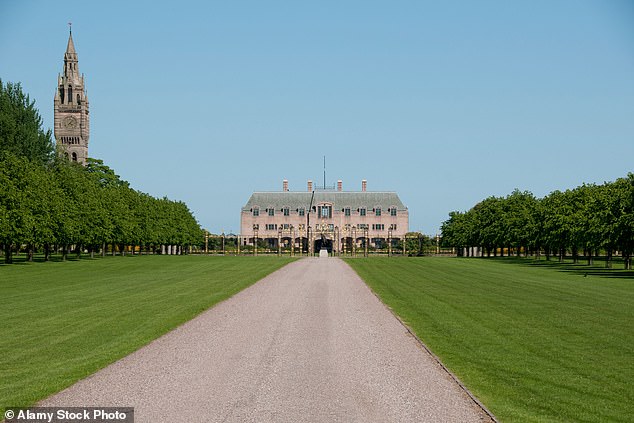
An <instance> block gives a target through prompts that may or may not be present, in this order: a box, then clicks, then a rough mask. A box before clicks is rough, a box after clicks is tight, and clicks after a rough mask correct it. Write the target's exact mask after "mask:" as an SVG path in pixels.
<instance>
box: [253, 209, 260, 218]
mask: <svg viewBox="0 0 634 423" xmlns="http://www.w3.org/2000/svg"><path fill="white" fill-rule="evenodd" d="M259 215H260V208H259V207H253V217H258V216H259Z"/></svg>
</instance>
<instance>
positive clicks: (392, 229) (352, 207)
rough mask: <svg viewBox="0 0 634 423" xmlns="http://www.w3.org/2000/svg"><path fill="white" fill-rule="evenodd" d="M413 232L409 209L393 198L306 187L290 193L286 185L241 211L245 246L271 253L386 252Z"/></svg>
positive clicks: (263, 194)
mask: <svg viewBox="0 0 634 423" xmlns="http://www.w3.org/2000/svg"><path fill="white" fill-rule="evenodd" d="M408 230H409V213H408V210H407V207H405V205H403V202H402V201H401V200H400V198H399V197H398V194H396V193H395V192H375V191H368V190H367V181H366V180H363V181H361V190H360V191H344V190H343V182H342V181H341V180H340V181H338V182H337V187H336V189H335V188H334V186H333V187H332V188H331V189H322V188H318V187H316V186H313V182H312V181H308V185H307V190H306V191H298V192H296V191H290V190H289V188H288V181H287V180H284V181H283V183H282V190H281V191H276V192H254V193H253V194H252V195H251V198H249V201H247V203H246V205H245V206H244V207H242V212H241V216H240V234H241V242H242V245H253V243H254V241H255V240H256V239H263V240H265V242H266V244H267V245H268V246H269V247H271V248H277V246H278V245H280V243H282V245H284V246H289V245H290V243H294V246H295V247H296V248H301V249H302V251H311V252H314V251H319V250H320V249H321V248H326V249H328V250H329V252H333V251H334V252H339V251H343V250H347V251H350V250H351V249H352V248H353V243H354V246H355V247H357V248H363V247H364V246H365V243H366V242H368V243H369V245H370V246H372V247H376V248H383V247H385V246H386V245H387V243H388V242H393V243H394V242H396V241H397V240H398V239H402V238H404V237H405V234H406V233H407V232H408Z"/></svg>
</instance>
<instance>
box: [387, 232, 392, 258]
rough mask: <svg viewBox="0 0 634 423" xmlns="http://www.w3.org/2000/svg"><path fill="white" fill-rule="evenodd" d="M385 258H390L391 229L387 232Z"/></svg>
mask: <svg viewBox="0 0 634 423" xmlns="http://www.w3.org/2000/svg"><path fill="white" fill-rule="evenodd" d="M387 256H388V257H391V256H392V227H391V226H390V228H389V229H388V230H387Z"/></svg>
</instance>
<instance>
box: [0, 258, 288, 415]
mask: <svg viewBox="0 0 634 423" xmlns="http://www.w3.org/2000/svg"><path fill="white" fill-rule="evenodd" d="M290 261H291V259H287V258H284V259H280V258H277V257H204V256H178V257H175V256H142V257H138V256H137V257H131V256H129V257H110V258H101V259H96V260H90V259H86V260H80V261H68V262H63V263H62V262H58V263H32V264H15V265H8V266H7V265H4V266H0V299H1V305H0V409H2V408H4V407H8V406H26V405H29V404H32V403H34V402H35V401H37V400H39V399H42V398H44V397H47V396H48V395H50V394H52V393H54V392H57V391H59V390H61V389H63V388H65V387H67V386H69V385H71V384H72V383H73V382H75V381H77V380H79V379H82V378H84V377H86V376H87V375H89V374H91V373H93V372H95V371H96V370H98V369H100V368H102V367H105V366H106V365H108V364H109V363H112V362H114V361H116V360H117V359H119V358H121V357H124V356H125V355H127V354H129V353H131V352H132V351H135V350H136V349H138V348H139V347H141V346H143V345H145V344H147V343H148V342H150V341H152V340H153V339H155V338H157V337H159V336H160V335H162V334H164V333H166V332H168V331H169V330H170V329H173V328H174V327H176V326H178V325H179V324H181V323H183V322H186V321H187V320H190V319H191V318H192V317H194V316H196V315H197V314H199V313H200V312H202V311H204V310H206V309H208V308H209V307H211V306H212V305H214V304H216V303H218V302H219V301H222V300H224V299H226V298H228V297H230V296H232V295H233V294H235V293H237V292H238V291H240V290H242V289H244V288H245V287H247V286H249V285H251V284H253V283H254V282H256V281H257V280H259V279H261V278H262V277H264V276H265V275H267V274H268V273H271V272H272V271H274V270H276V269H278V268H280V267H282V266H283V265H285V264H287V263H289V262H290Z"/></svg>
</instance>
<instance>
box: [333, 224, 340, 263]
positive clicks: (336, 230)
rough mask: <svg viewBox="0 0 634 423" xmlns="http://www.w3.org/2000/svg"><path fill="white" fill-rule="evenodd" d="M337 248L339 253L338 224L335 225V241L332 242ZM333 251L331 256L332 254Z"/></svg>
mask: <svg viewBox="0 0 634 423" xmlns="http://www.w3.org/2000/svg"><path fill="white" fill-rule="evenodd" d="M333 244H334V245H335V247H336V249H337V254H340V251H341V239H340V238H339V226H335V242H334V243H333ZM334 255H335V254H334V251H333V256H334Z"/></svg>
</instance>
